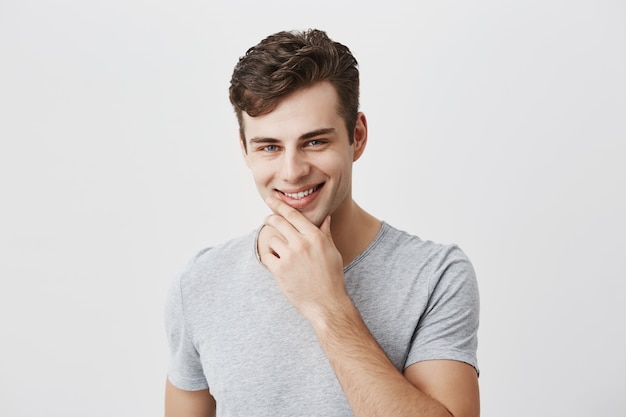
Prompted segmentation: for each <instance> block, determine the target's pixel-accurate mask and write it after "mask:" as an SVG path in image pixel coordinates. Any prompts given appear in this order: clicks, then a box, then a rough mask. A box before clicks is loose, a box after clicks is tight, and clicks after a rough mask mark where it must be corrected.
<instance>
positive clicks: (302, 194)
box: [284, 187, 315, 200]
mask: <svg viewBox="0 0 626 417" xmlns="http://www.w3.org/2000/svg"><path fill="white" fill-rule="evenodd" d="M313 191H315V187H313V188H311V189H310V190H305V191H300V192H299V193H293V194H291V193H284V194H285V195H286V196H287V197H289V198H293V199H296V200H300V199H301V198H304V197H306V196H307V195H309V194H311V193H312V192H313Z"/></svg>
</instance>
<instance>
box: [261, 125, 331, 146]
mask: <svg viewBox="0 0 626 417" xmlns="http://www.w3.org/2000/svg"><path fill="white" fill-rule="evenodd" d="M329 133H335V128H334V127H326V128H321V129H316V130H312V131H310V132H307V133H303V134H302V135H300V137H299V138H298V140H306V139H312V138H315V137H317V136H321V135H328V134H329ZM279 142H280V140H278V139H275V138H270V137H267V138H266V137H253V138H250V143H251V144H252V143H279Z"/></svg>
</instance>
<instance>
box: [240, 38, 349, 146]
mask: <svg viewBox="0 0 626 417" xmlns="http://www.w3.org/2000/svg"><path fill="white" fill-rule="evenodd" d="M321 81H328V82H330V83H331V84H332V85H333V87H334V88H335V90H336V92H337V95H338V97H339V108H338V109H337V112H338V114H339V115H340V116H341V117H342V118H343V119H344V121H345V124H346V128H347V130H348V135H349V137H350V143H352V142H353V140H354V137H353V134H354V127H355V125H356V119H357V114H358V111H359V69H358V63H357V61H356V59H355V58H354V56H353V55H352V53H351V52H350V50H349V49H348V48H347V47H346V46H344V45H342V44H341V43H338V42H335V41H333V40H331V39H330V38H329V37H328V36H327V35H326V32H324V31H321V30H318V29H309V30H307V31H282V32H278V33H275V34H273V35H270V36H268V37H266V38H265V39H263V40H262V41H261V42H259V44H258V45H256V46H253V47H252V48H250V49H248V51H247V52H246V54H245V55H244V56H242V57H241V58H239V62H238V63H237V65H236V66H235V69H234V71H233V75H232V78H231V81H230V88H229V96H230V102H231V103H232V105H233V107H234V109H235V113H236V115H237V121H238V122H239V131H240V135H241V139H242V140H243V142H244V146H245V144H246V142H245V135H244V126H243V112H246V113H247V114H248V115H249V116H251V117H256V116H261V115H264V114H267V113H270V112H271V111H272V110H274V109H275V108H276V107H277V106H278V104H279V103H280V101H281V100H282V99H283V98H284V97H286V96H287V95H289V94H291V93H293V92H295V91H297V90H299V89H301V88H305V87H310V86H313V85H314V84H316V83H318V82H321Z"/></svg>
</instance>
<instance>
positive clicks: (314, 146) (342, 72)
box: [165, 30, 479, 417]
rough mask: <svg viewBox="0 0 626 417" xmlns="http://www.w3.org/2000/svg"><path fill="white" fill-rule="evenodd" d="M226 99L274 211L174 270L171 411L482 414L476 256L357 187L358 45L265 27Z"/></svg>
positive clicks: (363, 135)
mask: <svg viewBox="0 0 626 417" xmlns="http://www.w3.org/2000/svg"><path fill="white" fill-rule="evenodd" d="M230 99H231V102H232V104H233V106H234V108H235V112H236V114H237V118H238V121H239V127H240V137H241V149H242V153H243V157H244V159H245V162H246V164H247V166H248V167H249V169H250V171H251V172H252V176H253V178H254V180H255V182H256V186H257V189H258V191H259V193H260V195H261V197H262V198H263V199H264V200H265V202H266V203H267V205H268V206H269V208H270V209H271V211H272V213H273V214H271V215H269V216H268V217H267V218H266V219H265V221H264V224H263V225H261V226H260V227H259V228H258V229H257V230H255V231H253V232H252V233H250V234H249V235H247V236H243V237H239V238H236V239H233V240H230V241H228V242H226V243H224V244H222V245H219V246H217V247H214V248H210V249H205V250H203V251H201V252H200V253H199V254H198V255H197V256H196V257H195V258H194V259H193V260H192V261H191V262H190V264H189V265H188V267H187V269H186V270H185V272H184V273H183V274H182V276H181V277H180V278H179V279H177V280H176V281H175V283H174V285H173V287H172V291H171V294H170V298H169V301H168V304H167V314H166V317H167V329H168V336H169V340H170V346H171V351H172V355H171V365H170V370H169V374H168V381H167V383H166V400H165V403H166V405H165V409H166V416H168V417H177V416H185V417H190V416H214V415H218V416H246V417H251V416H272V417H276V416H289V417H292V416H332V417H337V416H351V415H354V416H393V417H396V416H451V415H452V416H455V417H476V416H478V415H479V391H478V382H477V378H478V370H477V369H478V368H477V361H476V347H477V339H476V333H477V328H478V288H477V283H476V279H475V276H474V271H473V269H472V266H471V263H470V261H469V260H468V259H467V257H466V256H465V255H464V254H463V252H462V251H461V250H460V249H459V248H458V247H456V246H454V245H441V244H435V243H433V242H429V241H424V240H421V239H420V238H418V237H416V236H412V235H410V234H408V233H405V232H403V231H400V230H398V229H395V228H393V227H392V226H390V225H389V224H387V223H385V222H382V221H381V220H378V219H376V218H375V217H374V216H372V215H371V214H369V213H367V212H366V211H365V210H363V209H362V208H361V207H359V206H358V205H357V204H356V202H355V201H354V200H353V199H352V193H351V183H352V164H353V162H355V161H356V160H357V159H359V157H360V156H361V155H362V154H363V151H364V150H365V145H366V143H367V121H366V118H365V115H364V114H363V113H361V112H359V111H358V110H359V109H358V106H359V105H358V101H359V74H358V68H357V61H356V60H355V58H354V57H353V56H352V54H351V53H350V51H349V50H348V48H346V47H345V46H344V45H341V44H339V43H337V42H333V41H332V40H330V39H329V38H328V37H327V36H326V34H325V33H324V32H322V31H319V30H309V31H306V32H280V33H277V34H274V35H271V36H269V37H267V38H266V39H264V40H262V41H261V42H260V43H259V44H258V45H256V46H255V47H253V48H251V49H250V50H248V52H247V53H246V55H245V56H244V57H242V58H241V59H240V60H239V63H238V64H237V66H236V67H235V70H234V73H233V76H232V80H231V87H230Z"/></svg>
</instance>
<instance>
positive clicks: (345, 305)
mask: <svg viewBox="0 0 626 417" xmlns="http://www.w3.org/2000/svg"><path fill="white" fill-rule="evenodd" d="M268 204H269V205H270V208H272V210H273V211H274V212H275V213H276V214H275V215H272V216H269V217H268V218H267V219H266V225H268V226H270V227H271V228H273V229H274V232H275V234H274V236H273V237H271V238H270V239H269V240H268V241H267V247H264V248H261V247H260V248H259V253H260V255H261V259H262V260H263V262H264V264H265V265H266V266H267V267H268V269H269V270H270V271H272V273H273V274H274V277H275V278H276V280H277V282H278V285H279V286H280V288H281V290H282V291H283V293H284V294H285V296H286V297H287V298H288V299H289V301H290V302H291V303H292V304H293V305H294V307H295V308H296V309H298V311H299V312H300V313H301V314H302V315H303V316H304V317H305V318H306V319H307V320H308V321H309V322H310V323H311V325H312V327H313V329H314V331H315V333H316V335H317V337H318V339H319V342H320V345H321V346H322V348H323V349H324V351H325V353H326V356H327V357H328V359H329V362H330V364H331V366H332V367H333V370H334V372H335V374H336V376H337V379H338V380H339V382H340V384H341V386H342V388H343V391H344V393H345V395H346V398H347V399H348V402H349V403H350V406H351V408H352V410H353V412H354V414H355V416H357V417H365V416H388V415H394V416H424V417H426V416H429V417H430V416H432V417H435V416H446V417H449V416H454V417H477V416H478V415H479V397H478V386H477V375H476V372H475V370H474V369H473V368H472V367H471V366H470V365H466V364H464V363H462V362H456V361H429V362H420V363H417V364H414V365H412V366H410V367H409V368H407V370H406V372H405V374H404V375H403V374H402V373H401V372H399V371H398V370H397V369H396V368H395V366H394V365H393V364H392V363H391V361H390V360H389V358H388V357H387V355H386V354H385V352H384V351H383V350H382V348H381V347H380V346H379V345H378V343H377V342H376V340H375V339H374V337H373V336H372V334H371V333H370V331H369V329H368V328H367V326H366V325H365V323H364V322H363V320H362V318H361V316H360V313H359V312H358V310H357V309H356V307H355V306H354V304H353V303H352V301H351V300H350V298H349V296H348V295H347V293H346V291H345V287H344V281H343V261H342V259H341V254H339V252H338V251H337V249H336V248H335V246H334V243H333V240H332V235H331V233H330V218H327V219H326V220H325V221H324V222H323V223H322V225H321V226H320V228H319V229H318V228H317V227H316V226H315V225H313V224H312V223H310V222H309V221H308V220H307V219H306V218H305V217H304V216H303V215H302V214H301V213H299V212H298V211H297V210H295V209H293V208H291V207H289V206H287V205H286V204H284V203H282V202H280V201H278V200H268Z"/></svg>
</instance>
